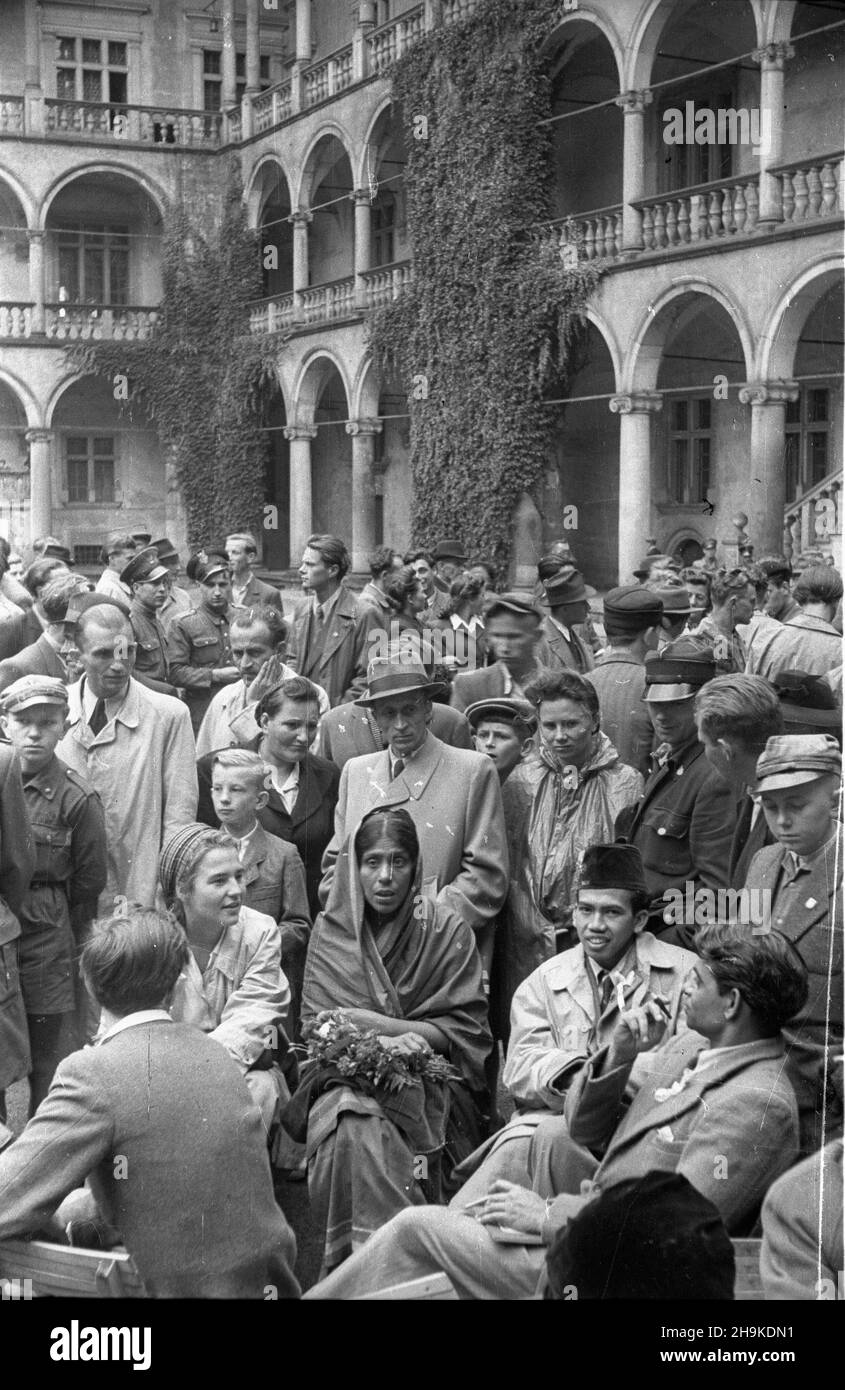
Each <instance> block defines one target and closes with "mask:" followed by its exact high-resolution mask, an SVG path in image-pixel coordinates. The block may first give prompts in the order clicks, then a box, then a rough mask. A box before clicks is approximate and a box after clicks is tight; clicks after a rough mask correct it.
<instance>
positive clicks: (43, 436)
mask: <svg viewBox="0 0 845 1390" xmlns="http://www.w3.org/2000/svg"><path fill="white" fill-rule="evenodd" d="M24 438H25V440H26V442H27V444H49V443H50V442H51V441H52V439H53V431H52V430H48V429H44V428H43V427H42V426H40V425H39V426H37V427H36V428H34V429H31V430H27V432H26V434H25V435H24Z"/></svg>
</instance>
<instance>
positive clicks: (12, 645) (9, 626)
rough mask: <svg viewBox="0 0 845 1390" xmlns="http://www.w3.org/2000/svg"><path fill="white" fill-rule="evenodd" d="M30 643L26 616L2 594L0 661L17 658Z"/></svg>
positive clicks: (0, 608)
mask: <svg viewBox="0 0 845 1390" xmlns="http://www.w3.org/2000/svg"><path fill="white" fill-rule="evenodd" d="M28 641H29V634H28V632H27V621H26V614H25V613H24V611H23V609H22V608H18V606H17V604H16V603H12V602H11V600H10V599H7V598H6V597H5V596H4V595H3V594H0V661H8V660H9V658H10V657H13V656H17V654H18V652H19V651H22V650H23V648H24V647H25V646H27V644H28Z"/></svg>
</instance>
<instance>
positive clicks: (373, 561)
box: [357, 545, 427, 640]
mask: <svg viewBox="0 0 845 1390" xmlns="http://www.w3.org/2000/svg"><path fill="white" fill-rule="evenodd" d="M367 564H368V565H369V569H370V579H369V583H367V584H365V585H364V587H363V589H362V590H361V592H360V594H359V595H358V599H357V609H358V614H359V616H360V617H362V618H363V619H364V620H365V622H366V624H367V630H368V631H369V632H372V633H373V634H374V635H376V634H378V633H379V632H390V620H391V618H392V617H393V609H392V608H391V606H390V604H389V603H388V601H387V599H386V598H385V594H384V583H385V580H386V579H389V578H390V576H391V575H392V574H394V573H395V572H396V571H398V570H401V569H402V556H401V555H398V554H397V553H396V551H395V550H393V549H392V548H391V547H390V546H389V545H380V546H379V547H378V549H377V550H373V551H372V552H371V554H369V555H368V556H367ZM426 601H427V600H426ZM371 640H372V639H371Z"/></svg>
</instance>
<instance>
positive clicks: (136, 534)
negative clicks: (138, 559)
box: [129, 531, 153, 546]
mask: <svg viewBox="0 0 845 1390" xmlns="http://www.w3.org/2000/svg"><path fill="white" fill-rule="evenodd" d="M129 534H130V536H131V537H132V539H133V541H134V542H135V544H136V545H140V546H147V545H149V543H150V541H151V540H152V538H153V537H152V532H151V531H130V532H129Z"/></svg>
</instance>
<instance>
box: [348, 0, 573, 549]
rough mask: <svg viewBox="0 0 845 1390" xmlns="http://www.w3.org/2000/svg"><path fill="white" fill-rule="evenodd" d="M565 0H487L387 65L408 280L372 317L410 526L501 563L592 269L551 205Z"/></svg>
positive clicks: (533, 478) (541, 456)
mask: <svg viewBox="0 0 845 1390" xmlns="http://www.w3.org/2000/svg"><path fill="white" fill-rule="evenodd" d="M562 14H563V4H562V3H560V0H557V2H556V3H553V2H552V0H486V3H483V4H481V5H480V6H479V7H478V9H477V10H476V11H475V12H474V14H472V15H471V16H470V17H469V19H467V20H466V21H464V22H463V23H461V24H454V25H450V26H448V27H446V28H438V29H437V30H436V31H434V32H433V33H431V34H429V35H428V36H427V37H426V38H425V39H424V40H423V41H421V42H420V43H418V44H415V45H414V46H413V47H412V48H410V49H409V50H408V52H407V53H406V54H405V55H404V56H403V57H402V58H401V59H400V60H399V62H398V63H397V64H396V65H395V67H394V68H393V72H392V82H393V96H394V99H395V101H396V102H397V103H399V104H400V106H401V111H402V119H403V123H404V128H405V144H406V149H407V151H408V155H407V164H406V168H405V187H406V193H407V215H408V233H409V239H410V244H411V254H412V257H413V263H414V281H413V284H412V285H411V286H410V287H409V288H408V289H407V290H406V291H405V293H404V294H403V295H402V296H401V298H399V299H397V300H395V301H393V302H392V303H390V304H388V305H386V306H384V307H383V308H382V309H380V310H378V311H377V312H376V313H375V314H374V315H373V317H372V319H371V321H370V330H369V332H370V343H371V346H372V349H373V354H374V357H375V360H376V363H377V366H378V368H379V370H380V373H381V376H382V379H383V380H386V379H387V378H388V377H389V376H390V375H391V374H392V375H395V376H398V378H399V379H400V380H401V381H402V382H403V384H404V385H405V387H406V388H407V390H408V393H409V410H410V416H411V424H410V439H411V463H412V470H413V480H414V481H413V489H414V490H413V507H412V527H413V533H414V537H415V541H416V542H417V543H420V544H426V543H430V542H432V541H434V540H436V539H437V537H439V536H440V537H442V536H444V535H457V536H459V537H461V538H462V539H463V541H464V543H465V544H467V545H468V546H469V547H470V548H471V550H472V551H473V552H476V553H477V552H484V553H485V554H488V555H490V556H491V557H492V558H493V559H494V560H495V561H496V563H497V565H498V567H499V569H500V571H501V572H504V571H505V568H506V566H507V563H508V561H509V558H510V545H511V532H512V525H513V516H514V511H515V508H516V504H517V501H518V499H519V497H520V494H521V493H522V492H523V491H524V490H528V491H530V489H531V488H532V487H534V486H535V484H536V483H537V481H538V479H539V478H540V477H541V475H542V473H543V471H544V469H545V468H547V467H548V466H549V460H550V458H551V457H552V454H553V440H554V432H555V427H556V420H557V419H559V416H557V415H556V412H555V411H554V409H552V408H550V407H549V406H547V405H543V404H542V397H543V393H544V392H546V393H547V394H548V391H549V388H551V387H552V386H554V387H555V391H554V394H555V395H557V396H559V395H562V394H563V391H564V390H565V387H566V382H567V379H568V378H569V377H570V376H571V375H572V372H573V370H574V366H575V365H576V362H575V359H576V357H577V355H578V347H579V342H580V341H581V340H582V339H583V335H584V317H583V310H584V306H585V304H586V301H587V299H588V297H589V295H590V293H591V292H592V290H593V289H594V287H595V285H596V282H597V279H598V275H599V272H598V270H597V269H596V268H595V266H594V265H590V264H588V263H583V262H582V263H578V262H576V263H575V264H573V265H571V266H567V265H566V264H564V262H563V261H562V260H561V255H560V250H559V247H558V245H557V241H556V239H555V238H552V237H550V236H549V235H548V232H546V234H545V235H544V234H543V232H542V228H541V227H538V224H542V223H543V222H544V221H546V222H547V221H548V220H549V219H550V217H551V215H552V214H551V203H550V191H551V159H550V155H551V137H550V134H549V127H548V126H543V125H540V124H539V122H541V121H542V120H543V118H544V117H548V115H549V114H550V86H549V80H548V76H547V73H546V70H545V68H544V64H543V58H542V53H541V48H542V45H543V42H544V40H546V39H547V38H548V35H549V34H550V32H551V31H552V29H553V28H554V25H555V23H556V21H557V20H558V19H559V18H560V17H561V16H562Z"/></svg>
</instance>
